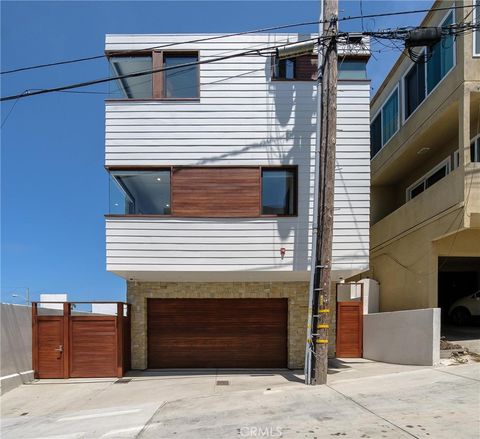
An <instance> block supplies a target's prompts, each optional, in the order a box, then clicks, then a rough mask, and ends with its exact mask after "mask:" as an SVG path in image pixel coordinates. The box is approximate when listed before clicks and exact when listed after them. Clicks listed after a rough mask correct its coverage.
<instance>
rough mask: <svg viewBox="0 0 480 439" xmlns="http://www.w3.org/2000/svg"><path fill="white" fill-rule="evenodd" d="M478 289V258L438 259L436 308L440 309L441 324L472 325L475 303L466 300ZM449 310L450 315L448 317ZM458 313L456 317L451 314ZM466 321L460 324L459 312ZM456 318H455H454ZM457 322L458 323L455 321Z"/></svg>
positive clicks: (479, 280) (479, 277) (479, 265)
mask: <svg viewBox="0 0 480 439" xmlns="http://www.w3.org/2000/svg"><path fill="white" fill-rule="evenodd" d="M479 289H480V258H475V257H448V258H447V257H441V258H438V306H439V307H440V308H441V309H442V322H443V323H456V324H461V325H465V324H472V323H476V321H478V316H477V317H475V316H474V314H475V313H476V308H477V305H478V303H477V301H476V300H473V299H468V297H469V296H471V295H472V294H474V293H475V292H477V291H478V290H479ZM449 310H452V313H450V315H449ZM455 310H457V311H458V314H459V315H458V316H454V315H453V312H455ZM461 311H463V312H464V314H465V315H466V316H469V318H468V319H466V320H465V321H463V322H462V319H461V318H460V317H462V316H461V315H460V312H461ZM455 317H457V318H455ZM457 320H458V321H457Z"/></svg>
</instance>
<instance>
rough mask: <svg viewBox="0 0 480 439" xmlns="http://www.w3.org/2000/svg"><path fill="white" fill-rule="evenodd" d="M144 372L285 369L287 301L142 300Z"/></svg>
mask: <svg viewBox="0 0 480 439" xmlns="http://www.w3.org/2000/svg"><path fill="white" fill-rule="evenodd" d="M147 308H148V309H147V315H148V325H147V326H148V367H149V368H177V367H178V368H197V367H198V368H200V367H225V368H230V367H232V368H236V367H251V368H257V367H286V366H287V311H288V301H287V299H148V303H147Z"/></svg>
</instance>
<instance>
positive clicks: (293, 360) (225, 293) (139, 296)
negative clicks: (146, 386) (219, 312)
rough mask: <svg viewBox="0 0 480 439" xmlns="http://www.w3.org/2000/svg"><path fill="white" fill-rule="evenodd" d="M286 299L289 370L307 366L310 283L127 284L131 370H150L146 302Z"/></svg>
mask: <svg viewBox="0 0 480 439" xmlns="http://www.w3.org/2000/svg"><path fill="white" fill-rule="evenodd" d="M148 298H157V299H162V298H164V299H166V298H169V299H172V298H178V299H188V298H191V299H202V298H220V299H221V298H224V299H242V298H245V299H247V298H287V299H288V367H289V368H290V369H301V368H303V365H304V356H305V337H306V327H307V312H308V282H198V283H191V282H128V283H127V300H128V302H130V303H131V304H132V315H131V337H132V369H146V368H147V299H148Z"/></svg>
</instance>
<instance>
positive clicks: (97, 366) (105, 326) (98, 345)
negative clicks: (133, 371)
mask: <svg viewBox="0 0 480 439" xmlns="http://www.w3.org/2000/svg"><path fill="white" fill-rule="evenodd" d="M115 319H116V317H113V316H112V317H93V316H88V317H71V320H70V325H71V328H70V331H71V333H70V376H71V377H73V378H78V377H112V376H116V375H117V369H116V366H117V331H116V322H115Z"/></svg>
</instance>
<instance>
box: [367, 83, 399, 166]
mask: <svg viewBox="0 0 480 439" xmlns="http://www.w3.org/2000/svg"><path fill="white" fill-rule="evenodd" d="M398 100H399V91H398V87H397V88H395V90H393V92H392V93H391V95H390V96H389V97H388V99H387V100H386V102H385V103H384V104H383V106H382V107H381V108H380V111H379V112H378V113H377V115H376V116H375V118H374V119H373V121H372V122H371V124H370V142H371V147H370V152H371V157H372V158H373V157H374V156H375V154H377V152H378V151H380V149H382V147H383V146H385V144H386V143H387V142H388V141H389V140H390V139H391V138H392V137H393V135H394V134H395V133H396V132H397V131H398V128H399V125H400V116H399V111H398V108H399V102H398Z"/></svg>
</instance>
